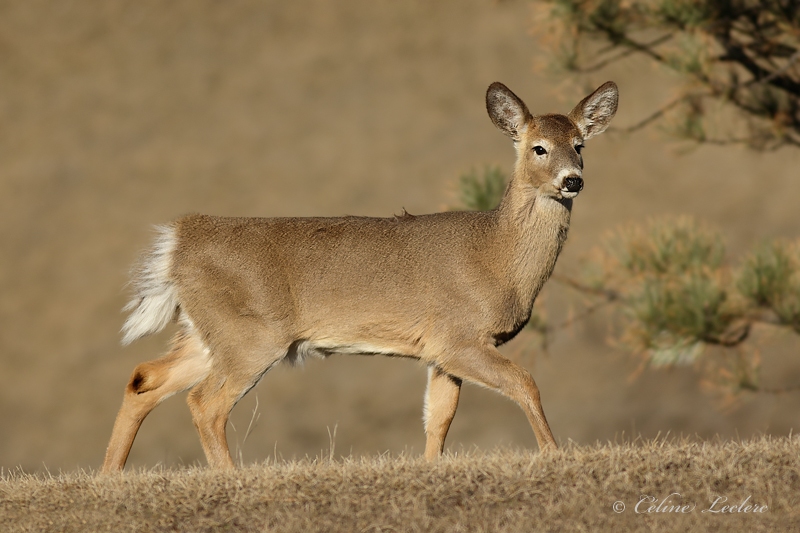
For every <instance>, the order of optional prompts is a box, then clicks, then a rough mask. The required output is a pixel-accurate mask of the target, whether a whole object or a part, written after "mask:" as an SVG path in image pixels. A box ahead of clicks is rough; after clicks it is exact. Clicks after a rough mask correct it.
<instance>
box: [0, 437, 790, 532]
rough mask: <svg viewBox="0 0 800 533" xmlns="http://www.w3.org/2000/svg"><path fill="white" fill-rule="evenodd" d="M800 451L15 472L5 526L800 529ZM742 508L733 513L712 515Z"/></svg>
mask: <svg viewBox="0 0 800 533" xmlns="http://www.w3.org/2000/svg"><path fill="white" fill-rule="evenodd" d="M799 459H800V438H797V437H789V438H766V437H764V438H759V439H754V440H749V441H743V442H717V443H709V442H690V441H679V442H678V441H672V442H670V441H648V442H638V443H633V444H630V443H626V444H622V445H617V444H613V445H612V444H609V445H598V446H594V447H583V446H568V447H566V448H565V449H562V450H560V451H558V452H555V453H552V454H548V455H540V454H538V453H531V452H527V451H523V452H519V451H518V452H514V451H499V452H494V453H467V454H458V455H449V456H447V457H446V458H445V459H443V460H442V461H440V462H438V463H436V464H433V465H429V464H427V463H425V462H424V461H423V460H421V459H418V458H408V457H389V456H382V457H377V458H369V459H347V460H343V461H331V460H328V459H317V460H303V461H293V462H280V461H279V462H274V463H269V464H263V465H258V466H250V467H247V468H244V469H241V470H237V471H235V472H230V473H217V472H213V471H210V470H208V469H203V468H191V469H184V470H149V471H139V472H135V473H134V472H128V473H125V474H122V475H112V476H107V477H95V476H94V475H92V474H90V473H86V472H81V473H70V474H61V475H58V476H46V477H44V476H33V475H26V474H21V473H12V474H5V475H4V476H3V477H2V479H0V496H1V499H0V523H3V524H4V529H5V530H6V531H116V532H122V531H137V532H141V531H193V532H194V531H304V532H311V531H326V532H328V531H348V532H349V531H426V532H431V531H492V532H499V531H514V532H518V531H603V530H611V529H613V530H614V531H615V532H617V533H622V532H627V531H695V530H698V531H789V530H791V531H797V530H798V529H800V460H799ZM720 498H727V501H724V500H722V499H720ZM653 499H654V500H653ZM715 501H716V503H715ZM620 502H621V503H620ZM639 502H641V503H639ZM742 502H746V503H745V504H744V505H740V504H741V503H742ZM659 504H660V506H659ZM725 505H728V506H729V507H728V508H727V509H726V508H725V507H724V506H725ZM731 505H733V506H734V509H736V511H735V512H711V511H730V510H731V508H730V506H731ZM748 506H750V507H748ZM623 507H624V510H623ZM676 509H680V510H682V511H683V512H676ZM648 511H649V512H648ZM745 511H748V512H745ZM6 528H9V529H6Z"/></svg>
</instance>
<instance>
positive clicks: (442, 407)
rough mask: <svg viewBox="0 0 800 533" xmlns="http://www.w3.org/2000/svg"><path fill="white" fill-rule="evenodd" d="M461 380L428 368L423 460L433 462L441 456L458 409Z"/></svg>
mask: <svg viewBox="0 0 800 533" xmlns="http://www.w3.org/2000/svg"><path fill="white" fill-rule="evenodd" d="M460 392H461V380H460V379H458V378H456V377H453V376H451V375H449V374H447V373H445V372H443V371H442V370H441V369H440V368H439V367H437V366H430V367H428V388H427V390H426V391H425V435H426V441H425V459H427V460H428V461H433V460H435V459H437V458H438V457H439V456H440V455H442V450H444V439H445V437H447V432H448V430H449V429H450V423H451V422H452V421H453V417H454V416H455V414H456V409H457V408H458V396H459V394H460Z"/></svg>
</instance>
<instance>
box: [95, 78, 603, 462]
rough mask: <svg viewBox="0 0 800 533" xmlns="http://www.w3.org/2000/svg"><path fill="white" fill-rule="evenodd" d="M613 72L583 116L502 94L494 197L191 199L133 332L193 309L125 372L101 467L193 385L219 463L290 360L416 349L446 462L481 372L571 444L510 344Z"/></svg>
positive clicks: (429, 440) (141, 266)
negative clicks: (476, 200) (215, 204)
mask: <svg viewBox="0 0 800 533" xmlns="http://www.w3.org/2000/svg"><path fill="white" fill-rule="evenodd" d="M617 102H618V89H617V86H616V84H614V83H613V82H606V83H604V84H603V85H601V86H600V87H599V88H597V89H596V90H595V91H594V92H592V93H591V94H589V95H588V96H587V97H586V98H584V99H583V100H581V101H580V102H579V103H578V104H577V105H576V106H575V108H574V109H573V110H572V111H571V112H570V113H569V114H567V115H561V114H543V115H536V116H534V115H532V114H531V113H530V112H529V111H528V108H527V106H526V105H525V103H524V102H523V101H522V100H521V99H520V98H519V97H517V96H516V95H515V94H514V93H513V92H511V90H510V89H508V88H507V87H506V86H505V85H503V84H502V83H499V82H495V83H492V84H491V85H490V86H489V88H488V90H487V92H486V109H487V112H488V114H489V117H490V118H491V120H492V122H493V123H494V125H495V126H496V127H497V128H498V129H500V131H501V132H503V133H504V134H505V135H507V136H508V137H510V138H511V140H512V141H513V146H514V149H515V151H516V161H515V163H514V167H513V172H512V174H511V177H510V180H509V183H508V185H507V188H506V190H505V192H504V194H503V197H502V199H501V201H500V204H499V205H498V206H497V207H496V208H495V209H493V210H490V211H473V212H470V211H460V212H459V211H449V212H441V213H433V214H426V215H417V216H414V215H410V214H408V213H407V212H405V210H404V211H403V213H402V215H398V216H393V217H388V218H375V217H358V216H344V217H305V218H236V217H217V216H208V215H198V214H193V215H187V216H184V217H182V218H178V219H177V220H174V221H173V222H171V223H169V224H166V225H163V226H158V227H157V228H156V231H157V236H156V239H155V242H154V243H153V245H152V247H151V248H150V249H149V250H148V251H146V252H145V253H144V254H143V256H142V258H141V259H140V261H139V263H138V266H136V267H135V268H134V270H133V274H132V282H131V283H132V286H133V292H134V295H133V298H132V300H131V301H130V303H129V304H128V305H127V307H126V308H125V310H126V311H130V314H129V315H128V317H127V319H126V321H125V323H124V325H123V328H122V332H123V339H122V344H123V345H127V344H130V343H131V342H133V341H134V340H136V339H139V338H141V337H143V336H146V335H149V334H153V333H156V332H158V331H160V330H162V329H163V328H164V327H165V326H166V325H167V324H168V323H170V322H176V323H177V325H178V327H177V333H176V334H175V336H174V338H173V339H172V341H171V345H170V347H169V350H168V351H167V353H166V355H164V356H163V357H161V358H159V359H155V360H152V361H149V362H145V363H142V364H139V365H138V366H136V367H135V369H134V370H133V373H132V374H131V377H130V379H129V380H128V383H127V385H126V387H125V391H124V396H123V401H122V407H121V408H120V410H119V413H118V414H117V417H116V420H115V422H114V426H113V430H112V433H111V439H110V441H109V444H108V448H107V451H106V456H105V460H104V462H103V465H102V468H101V472H102V473H111V472H118V471H122V470H123V469H124V467H125V463H126V461H127V458H128V455H129V453H130V450H131V446H132V445H133V441H134V439H135V437H136V434H137V432H138V431H139V428H140V426H141V424H142V421H143V420H144V419H145V417H146V416H147V415H148V414H149V413H150V412H151V411H152V410H153V409H154V408H155V407H156V406H157V405H159V404H160V403H161V402H162V401H163V400H165V399H166V398H168V397H169V396H172V395H173V394H176V393H178V392H182V391H186V390H189V393H188V397H187V403H188V404H189V409H190V411H191V415H192V421H193V424H194V426H195V427H196V429H197V432H198V434H199V436H200V442H201V444H202V447H203V451H204V453H205V457H206V459H207V462H208V465H209V467H211V468H214V469H229V468H234V466H235V465H234V463H233V460H232V459H231V454H230V451H229V448H228V443H227V437H226V426H227V421H228V417H229V414H230V412H231V410H232V409H233V407H234V406H235V405H236V403H237V402H238V401H239V400H240V399H241V398H242V397H243V396H244V395H245V394H246V393H247V392H248V391H249V390H250V389H252V388H253V387H254V386H255V385H256V384H257V383H258V382H259V381H260V380H261V378H262V377H263V376H264V375H265V374H266V373H267V372H268V371H269V370H270V369H271V368H273V367H274V366H275V365H277V364H279V363H281V362H286V363H290V364H298V363H300V362H302V361H303V360H305V359H307V358H310V357H321V358H325V357H327V356H329V355H332V354H357V355H384V356H391V357H406V358H411V359H416V360H418V361H421V362H422V363H423V364H424V365H426V366H427V370H428V381H427V388H426V392H425V397H424V409H423V411H424V414H423V421H424V430H425V435H426V442H425V452H424V457H425V458H426V459H427V460H429V461H434V460H436V459H437V458H438V457H440V456H441V455H442V453H443V450H444V443H445V438H446V436H447V432H448V430H449V428H450V424H451V422H452V420H453V417H454V416H455V413H456V409H457V407H458V399H459V394H460V390H461V385H462V383H463V382H464V381H467V382H471V383H475V384H478V385H482V386H483V387H486V388H489V389H492V390H494V391H497V392H499V393H500V394H502V395H504V396H506V397H508V398H510V399H511V400H513V401H515V402H516V403H517V404H518V405H519V406H520V407H521V408H522V410H523V411H524V412H525V414H526V415H527V418H528V420H529V422H530V425H531V427H532V428H533V432H534V434H535V437H536V440H537V443H538V446H539V449H540V451H542V452H547V451H548V450H553V449H557V448H558V445H557V444H556V441H555V439H554V437H553V433H552V432H551V430H550V426H549V425H548V423H547V419H546V418H545V414H544V410H543V409H542V402H541V398H540V393H539V389H538V387H537V385H536V383H535V381H534V379H533V377H532V376H531V374H530V373H529V372H528V371H527V370H525V369H524V368H523V367H522V366H520V365H518V364H516V363H514V362H512V361H511V360H509V359H508V358H506V357H505V356H503V355H502V354H501V352H500V351H499V350H498V347H499V346H500V345H502V344H504V343H505V342H507V341H509V340H511V339H512V338H514V337H515V336H516V335H517V334H518V333H519V332H520V330H521V329H522V327H523V326H524V325H525V324H526V323H527V322H528V321H529V319H530V317H531V312H532V307H533V304H534V301H535V300H536V296H537V295H538V294H539V291H540V290H541V288H542V286H543V285H544V283H545V282H546V281H547V279H548V278H549V277H550V275H551V274H552V272H553V269H554V267H555V264H556V260H557V258H558V256H559V254H560V252H561V249H562V246H563V245H564V242H565V240H566V238H567V231H568V229H569V224H570V214H571V212H572V204H573V199H574V198H575V197H576V196H577V195H578V193H579V192H580V191H581V190H582V189H583V176H582V172H583V156H582V153H581V150H582V148H583V146H584V141H586V140H587V139H589V138H591V137H594V136H595V135H598V134H600V133H602V132H603V131H605V130H606V128H607V127H608V124H609V122H610V121H611V119H612V118H613V117H614V115H615V113H616V110H617Z"/></svg>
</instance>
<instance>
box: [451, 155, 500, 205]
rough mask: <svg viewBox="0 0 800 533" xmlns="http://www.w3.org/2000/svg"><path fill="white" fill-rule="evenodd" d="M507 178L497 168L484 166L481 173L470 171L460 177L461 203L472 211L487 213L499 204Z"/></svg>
mask: <svg viewBox="0 0 800 533" xmlns="http://www.w3.org/2000/svg"><path fill="white" fill-rule="evenodd" d="M507 182H508V177H507V176H506V174H505V173H504V172H503V171H502V170H501V169H500V167H498V166H493V165H492V166H488V165H487V166H486V167H484V169H483V172H482V173H478V171H477V170H475V169H472V170H471V171H470V172H468V173H466V174H463V175H462V176H461V182H460V185H461V188H460V190H459V192H460V196H461V203H462V204H463V205H464V207H466V208H467V209H470V210H472V211H489V210H490V209H494V208H495V207H497V206H498V205H499V204H500V200H502V198H503V193H505V190H506V183H507Z"/></svg>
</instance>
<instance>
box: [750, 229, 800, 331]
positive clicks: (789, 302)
mask: <svg viewBox="0 0 800 533" xmlns="http://www.w3.org/2000/svg"><path fill="white" fill-rule="evenodd" d="M737 287H738V289H739V291H740V292H741V293H742V295H743V296H744V297H745V298H747V299H748V301H749V302H750V303H751V305H752V306H754V307H762V308H766V309H769V310H771V311H773V312H774V313H775V315H776V316H777V317H778V320H779V321H780V322H781V323H782V324H785V325H788V326H791V327H792V328H793V329H794V330H795V331H797V332H798V333H800V248H798V246H791V245H789V244H787V243H785V242H774V243H770V244H766V245H763V246H761V247H760V248H758V249H757V250H756V251H755V252H753V253H752V254H750V256H749V257H748V258H747V259H746V260H745V261H744V265H743V266H742V268H741V271H740V273H739V278H738V280H737Z"/></svg>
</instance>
